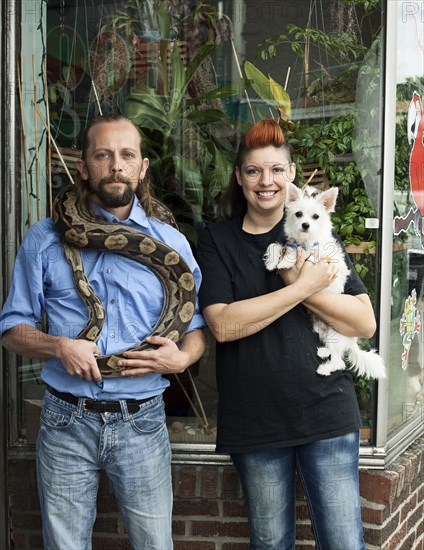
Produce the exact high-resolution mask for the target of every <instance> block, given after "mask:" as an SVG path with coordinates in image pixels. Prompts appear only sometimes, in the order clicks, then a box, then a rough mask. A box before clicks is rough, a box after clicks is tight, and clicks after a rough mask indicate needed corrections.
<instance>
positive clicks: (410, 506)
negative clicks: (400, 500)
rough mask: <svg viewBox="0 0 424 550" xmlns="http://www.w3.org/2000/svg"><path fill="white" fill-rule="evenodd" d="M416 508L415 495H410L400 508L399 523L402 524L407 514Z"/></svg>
mask: <svg viewBox="0 0 424 550" xmlns="http://www.w3.org/2000/svg"><path fill="white" fill-rule="evenodd" d="M416 506H417V495H416V494H415V495H412V496H411V497H410V498H409V499H408V500H407V501H406V502H405V504H404V505H403V506H402V508H401V510H400V522H401V523H403V522H404V521H405V519H406V517H407V516H408V514H410V513H411V511H412V510H414V509H415V507H416Z"/></svg>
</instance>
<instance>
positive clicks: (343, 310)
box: [280, 249, 377, 338]
mask: <svg viewBox="0 0 424 550" xmlns="http://www.w3.org/2000/svg"><path fill="white" fill-rule="evenodd" d="M320 263H325V262H320ZM309 265H312V264H311V262H307V261H305V255H304V253H303V252H302V250H301V249H299V252H298V257H297V261H296V264H295V266H294V267H292V268H291V269H288V270H280V276H281V278H282V279H283V281H284V282H285V284H286V285H289V287H290V286H291V285H292V284H295V283H296V282H297V281H298V279H299V277H300V276H301V274H302V273H303V272H304V271H305V269H306V270H307V269H308V267H309ZM303 305H304V306H305V307H307V308H308V309H309V310H310V311H311V312H312V313H314V314H315V315H317V316H318V317H320V318H321V319H322V320H323V321H325V322H326V323H328V324H329V325H330V326H332V327H333V328H334V330H335V331H337V332H340V333H341V334H344V335H345V336H356V337H364V338H371V337H372V336H373V335H374V333H375V330H376V326H377V325H376V321H375V316H374V311H373V308H372V304H371V301H370V299H369V297H368V295H367V294H358V295H356V296H352V295H350V294H335V293H334V292H329V291H326V290H321V291H319V292H316V293H315V294H313V295H311V296H308V297H307V298H305V300H304V301H303Z"/></svg>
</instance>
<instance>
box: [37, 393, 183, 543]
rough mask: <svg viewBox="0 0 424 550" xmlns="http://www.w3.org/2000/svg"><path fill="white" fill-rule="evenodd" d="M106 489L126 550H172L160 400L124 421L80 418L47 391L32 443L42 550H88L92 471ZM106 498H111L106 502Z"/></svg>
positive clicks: (112, 416)
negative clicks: (128, 549) (105, 480)
mask: <svg viewBox="0 0 424 550" xmlns="http://www.w3.org/2000/svg"><path fill="white" fill-rule="evenodd" d="M102 469H104V470H105V471H106V473H107V475H108V477H109V479H110V481H111V483H112V485H113V488H114V492H115V497H116V501H117V503H118V507H119V511H120V512H121V515H122V518H123V521H124V524H125V528H126V530H127V533H128V536H129V539H130V542H131V546H132V548H134V549H136V550H170V549H172V547H173V546H172V537H171V522H172V484H171V453H170V446H169V438H168V432H167V428H166V424H165V413H164V405H163V400H162V396H157V397H154V398H153V399H152V400H150V401H147V402H146V403H143V404H141V405H140V410H139V411H137V412H136V413H134V414H129V413H128V409H127V406H126V403H125V401H121V412H119V413H98V412H92V411H85V410H84V406H83V400H82V399H80V400H79V403H78V405H76V406H75V405H71V404H70V403H67V402H65V401H62V400H61V399H58V398H57V397H55V396H53V395H51V394H50V393H49V392H48V391H46V393H45V397H44V402H43V409H42V412H41V422H40V433H39V437H38V441H37V476H38V489H39V494H40V501H41V511H42V518H43V537H44V548H45V550H90V549H91V536H92V530H93V523H94V520H95V518H96V497H97V490H98V486H99V477H100V471H101V470H102ZM111 498H112V497H111Z"/></svg>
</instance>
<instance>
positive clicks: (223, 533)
mask: <svg viewBox="0 0 424 550" xmlns="http://www.w3.org/2000/svg"><path fill="white" fill-rule="evenodd" d="M190 533H191V535H194V536H202V537H234V538H240V537H248V536H249V529H248V526H247V522H240V521H234V522H233V521H220V522H218V521H192V522H191V529H190Z"/></svg>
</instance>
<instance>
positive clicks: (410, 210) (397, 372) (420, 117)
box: [388, 2, 424, 435]
mask: <svg viewBox="0 0 424 550" xmlns="http://www.w3.org/2000/svg"><path fill="white" fill-rule="evenodd" d="M422 16H423V9H422V6H421V8H420V6H418V4H417V3H413V2H406V3H401V2H400V3H399V6H398V16H397V36H398V48H397V51H398V58H397V60H396V152H395V156H396V162H395V184H394V213H393V215H394V226H393V227H394V235H393V270H392V271H393V279H392V284H393V294H392V304H391V327H390V340H391V342H392V346H391V350H390V384H389V409H388V432H389V435H394V434H395V433H396V431H397V430H398V429H399V428H401V427H402V426H404V425H405V424H406V423H407V422H408V421H411V420H413V419H416V418H419V417H421V418H422V415H423V413H424V355H423V353H424V347H423V342H424V339H423V334H424V332H423V330H424V325H423V321H424V319H423V290H424V289H423V275H424V238H423V216H424V202H423V201H424V142H423V136H424V114H423V104H424V77H423V67H424V44H423V41H422Z"/></svg>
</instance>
